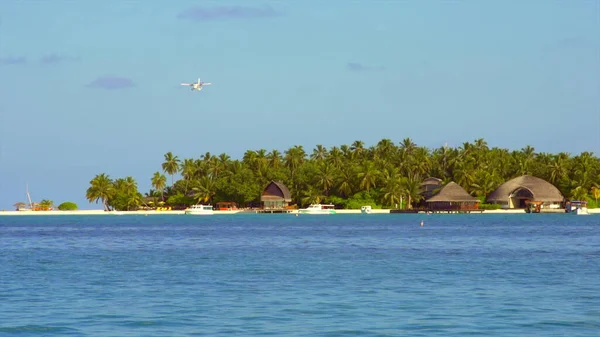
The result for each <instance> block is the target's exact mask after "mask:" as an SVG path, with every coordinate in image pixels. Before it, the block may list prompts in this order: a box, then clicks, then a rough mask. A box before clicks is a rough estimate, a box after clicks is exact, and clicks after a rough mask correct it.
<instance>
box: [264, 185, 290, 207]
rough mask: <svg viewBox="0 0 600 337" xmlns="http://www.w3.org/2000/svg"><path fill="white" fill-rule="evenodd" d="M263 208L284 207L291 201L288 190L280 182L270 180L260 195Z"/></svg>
mask: <svg viewBox="0 0 600 337" xmlns="http://www.w3.org/2000/svg"><path fill="white" fill-rule="evenodd" d="M260 201H261V202H262V203H263V208H264V209H284V208H286V207H287V206H288V205H289V203H290V202H292V194H291V193H290V190H289V189H288V188H287V187H286V186H285V185H284V184H282V183H281V182H278V181H271V182H270V183H269V185H267V187H265V189H264V190H263V193H262V195H261V196H260Z"/></svg>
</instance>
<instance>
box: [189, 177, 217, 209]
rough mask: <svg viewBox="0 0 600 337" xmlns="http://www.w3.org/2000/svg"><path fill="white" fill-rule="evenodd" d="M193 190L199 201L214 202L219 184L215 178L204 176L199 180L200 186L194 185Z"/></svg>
mask: <svg viewBox="0 0 600 337" xmlns="http://www.w3.org/2000/svg"><path fill="white" fill-rule="evenodd" d="M192 190H193V191H194V198H195V199H196V200H198V202H209V203H212V199H213V197H214V196H215V194H216V193H217V186H216V184H215V180H214V179H213V178H211V177H208V176H204V177H202V178H200V180H199V181H198V187H193V188H192Z"/></svg>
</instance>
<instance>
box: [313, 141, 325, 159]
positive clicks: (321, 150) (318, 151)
mask: <svg viewBox="0 0 600 337" xmlns="http://www.w3.org/2000/svg"><path fill="white" fill-rule="evenodd" d="M310 158H311V159H314V160H316V161H323V160H325V158H327V149H326V148H325V147H324V146H323V145H321V144H318V145H317V146H316V147H315V149H314V150H313V153H312V154H311V155H310Z"/></svg>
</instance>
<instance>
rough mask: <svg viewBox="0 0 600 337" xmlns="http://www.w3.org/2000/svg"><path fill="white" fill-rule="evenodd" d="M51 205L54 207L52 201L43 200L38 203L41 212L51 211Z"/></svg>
mask: <svg viewBox="0 0 600 337" xmlns="http://www.w3.org/2000/svg"><path fill="white" fill-rule="evenodd" d="M52 205H54V202H53V201H52V200H48V199H44V200H42V201H40V209H41V210H43V211H47V210H49V209H51V208H52Z"/></svg>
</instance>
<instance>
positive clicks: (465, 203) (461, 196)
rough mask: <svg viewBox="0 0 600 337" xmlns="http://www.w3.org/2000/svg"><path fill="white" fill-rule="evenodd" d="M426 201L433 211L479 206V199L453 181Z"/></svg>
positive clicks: (465, 209)
mask: <svg viewBox="0 0 600 337" xmlns="http://www.w3.org/2000/svg"><path fill="white" fill-rule="evenodd" d="M425 202H426V203H427V208H428V209H429V210H431V211H470V210H477V209H478V208H479V199H477V198H475V197H473V196H471V195H470V194H469V193H467V191H465V189H464V188H462V187H460V186H459V185H458V184H457V183H455V182H453V181H451V182H449V183H448V184H446V185H445V186H444V187H442V189H441V190H440V191H439V192H438V193H437V194H435V195H434V196H433V197H431V198H429V199H427V200H426V201H425Z"/></svg>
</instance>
